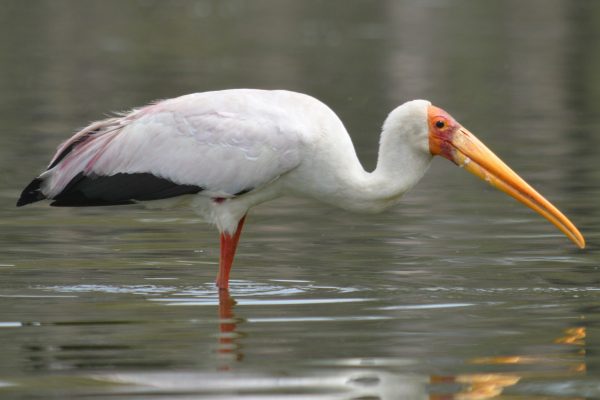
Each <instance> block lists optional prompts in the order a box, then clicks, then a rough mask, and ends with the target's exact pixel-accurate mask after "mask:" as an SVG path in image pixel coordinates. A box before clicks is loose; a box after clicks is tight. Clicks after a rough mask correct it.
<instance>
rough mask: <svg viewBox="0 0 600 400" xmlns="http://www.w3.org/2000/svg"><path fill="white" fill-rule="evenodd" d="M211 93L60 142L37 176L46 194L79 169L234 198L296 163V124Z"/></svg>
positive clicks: (270, 108)
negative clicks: (146, 177)
mask: <svg viewBox="0 0 600 400" xmlns="http://www.w3.org/2000/svg"><path fill="white" fill-rule="evenodd" d="M215 96H216V97H219V96H220V97H223V96H222V95H221V94H219V95H216V94H214V93H213V94H210V93H205V94H196V95H188V96H183V97H180V98H176V99H172V100H167V101H163V102H160V103H157V104H155V105H152V106H148V107H146V108H143V109H141V110H139V111H135V112H134V113H132V114H130V115H128V116H125V117H122V118H113V119H109V120H105V121H100V122H97V123H95V124H92V125H90V126H89V127H87V128H86V129H84V130H82V131H81V132H79V133H78V134H76V135H75V136H74V137H73V138H71V139H70V140H69V141H67V142H66V143H65V144H63V145H62V146H61V147H60V149H59V151H58V153H57V155H56V156H55V158H54V159H53V163H54V162H56V160H57V159H59V158H62V159H61V160H59V162H58V163H57V164H56V166H55V167H54V168H51V169H50V170H49V171H47V172H46V173H44V174H42V176H40V178H43V179H44V183H43V187H42V190H43V192H44V194H45V195H46V196H47V197H50V198H52V197H53V196H56V195H57V194H59V193H61V191H63V190H64V189H65V187H66V186H67V185H68V184H69V182H71V180H72V179H73V178H75V177H76V176H78V174H81V173H83V174H84V175H87V176H114V175H116V174H139V173H141V174H151V175H153V176H155V177H158V178H161V179H165V180H169V181H171V182H174V183H175V184H178V185H195V186H197V187H201V188H203V189H204V191H203V192H202V194H205V195H209V196H212V197H231V196H234V195H236V194H239V193H243V192H246V191H249V190H252V189H255V188H258V187H260V186H263V185H265V184H267V183H269V182H271V181H273V180H275V179H277V178H278V177H279V176H280V175H282V174H284V173H286V172H288V171H289V170H291V169H293V168H295V167H296V166H297V165H298V164H299V161H300V156H299V143H298V142H299V139H298V135H297V134H296V133H295V132H296V127H295V126H294V123H293V121H291V120H290V118H288V117H286V115H282V114H281V112H278V111H277V107H276V104H267V103H264V104H263V103H260V102H259V104H258V105H250V106H249V105H248V104H245V105H244V106H243V107H242V106H239V105H238V106H236V105H235V104H234V106H231V104H232V102H234V99H227V98H215ZM225 97H226V96H225ZM222 110H232V111H222ZM96 130H98V131H97V132H96V133H92V132H95V131H96ZM69 146H73V147H71V148H69ZM66 150H69V152H68V154H66V155H61V154H62V153H63V152H65V151H66ZM51 165H52V163H51Z"/></svg>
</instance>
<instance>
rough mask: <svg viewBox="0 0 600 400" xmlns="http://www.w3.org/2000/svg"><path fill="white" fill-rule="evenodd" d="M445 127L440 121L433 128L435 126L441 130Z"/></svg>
mask: <svg viewBox="0 0 600 400" xmlns="http://www.w3.org/2000/svg"><path fill="white" fill-rule="evenodd" d="M445 125H446V124H444V121H441V120H440V121H437V122H436V123H435V126H436V127H438V128H440V129H441V128H443V127H444V126H445Z"/></svg>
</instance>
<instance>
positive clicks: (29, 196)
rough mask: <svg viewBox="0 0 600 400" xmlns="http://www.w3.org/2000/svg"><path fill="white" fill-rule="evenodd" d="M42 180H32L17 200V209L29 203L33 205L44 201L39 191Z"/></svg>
mask: <svg viewBox="0 0 600 400" xmlns="http://www.w3.org/2000/svg"><path fill="white" fill-rule="evenodd" d="M42 182H43V181H42V180H41V179H40V178H35V179H34V180H32V181H31V183H29V185H27V187H26V188H25V189H23V192H22V193H21V196H20V197H19V200H17V207H22V206H24V205H26V204H29V203H35V202H36V201H40V200H44V199H45V198H46V196H44V194H43V193H42V191H41V189H40V185H41V184H42Z"/></svg>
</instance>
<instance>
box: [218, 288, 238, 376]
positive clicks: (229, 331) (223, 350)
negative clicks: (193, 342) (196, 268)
mask: <svg viewBox="0 0 600 400" xmlns="http://www.w3.org/2000/svg"><path fill="white" fill-rule="evenodd" d="M235 305H236V301H235V300H234V298H233V297H231V295H230V294H229V290H228V289H223V290H219V334H218V338H219V341H218V345H217V353H218V357H219V361H220V363H219V370H221V371H228V370H230V369H231V368H232V363H235V362H238V361H241V360H243V358H244V354H243V353H242V351H241V344H240V343H239V340H240V338H241V337H243V334H242V333H240V332H238V331H237V328H238V324H239V323H242V322H243V320H242V319H239V318H236V316H235V314H234V312H233V309H234V308H235Z"/></svg>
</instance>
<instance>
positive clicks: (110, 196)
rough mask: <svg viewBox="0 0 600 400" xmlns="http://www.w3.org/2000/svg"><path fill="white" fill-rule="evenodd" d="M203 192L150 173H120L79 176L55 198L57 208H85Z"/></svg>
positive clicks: (196, 187)
mask: <svg viewBox="0 0 600 400" xmlns="http://www.w3.org/2000/svg"><path fill="white" fill-rule="evenodd" d="M202 190H204V189H203V188H202V187H200V186H196V185H182V184H178V183H175V182H173V181H171V180H169V179H165V178H160V177H157V176H155V175H153V174H150V173H132V174H127V173H118V174H115V175H110V176H101V175H84V174H83V173H79V174H78V175H77V176H75V177H74V178H73V179H72V180H71V182H69V184H68V185H67V186H65V189H64V190H63V191H62V192H61V193H59V194H58V195H57V196H54V198H53V200H54V202H52V203H51V204H50V205H51V206H55V207H85V206H110V205H120V204H132V203H135V202H136V201H144V200H159V199H166V198H170V197H176V196H181V195H184V194H196V193H198V192H201V191H202Z"/></svg>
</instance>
